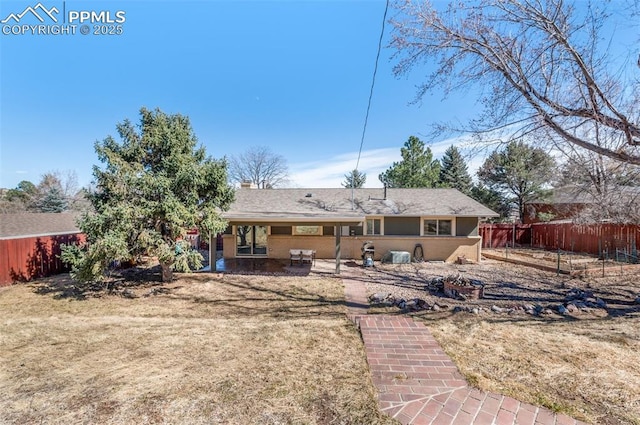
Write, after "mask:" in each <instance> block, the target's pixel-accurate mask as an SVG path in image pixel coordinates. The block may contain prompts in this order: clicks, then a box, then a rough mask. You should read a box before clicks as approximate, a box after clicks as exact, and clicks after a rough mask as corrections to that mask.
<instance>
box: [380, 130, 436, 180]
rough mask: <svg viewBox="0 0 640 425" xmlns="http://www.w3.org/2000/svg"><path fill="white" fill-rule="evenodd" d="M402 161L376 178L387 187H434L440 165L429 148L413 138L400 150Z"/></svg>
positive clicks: (395, 163)
mask: <svg viewBox="0 0 640 425" xmlns="http://www.w3.org/2000/svg"><path fill="white" fill-rule="evenodd" d="M400 155H401V156H402V160H401V161H399V162H394V163H393V165H392V166H391V167H389V168H388V169H387V170H386V171H385V172H384V173H382V174H380V175H379V176H378V178H379V179H380V181H381V182H382V183H384V185H385V186H387V187H436V186H437V185H438V177H439V173H440V163H439V162H438V160H437V159H435V160H434V159H433V153H432V152H431V148H429V147H426V148H425V146H424V142H423V141H422V140H420V139H418V138H417V137H415V136H411V137H409V139H408V140H407V141H406V142H405V144H404V147H403V148H401V149H400Z"/></svg>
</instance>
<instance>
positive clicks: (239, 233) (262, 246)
mask: <svg viewBox="0 0 640 425" xmlns="http://www.w3.org/2000/svg"><path fill="white" fill-rule="evenodd" d="M236 255H237V256H243V257H244V256H266V255H267V226H237V227H236Z"/></svg>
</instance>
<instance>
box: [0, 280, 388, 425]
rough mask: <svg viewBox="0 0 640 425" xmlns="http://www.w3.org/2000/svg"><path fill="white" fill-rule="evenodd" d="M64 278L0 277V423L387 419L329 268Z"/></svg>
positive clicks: (347, 421)
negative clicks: (73, 281) (105, 287)
mask: <svg viewBox="0 0 640 425" xmlns="http://www.w3.org/2000/svg"><path fill="white" fill-rule="evenodd" d="M71 288H72V287H71V286H70V283H69V281H65V280H64V279H62V280H61V279H60V278H57V279H51V280H48V281H44V282H40V283H35V284H28V285H17V286H13V287H9V288H3V289H0V312H1V315H0V328H1V329H0V394H2V396H1V397H0V423H2V424H6V423H8V424H33V423H47V424H76V423H86V424H89V423H92V424H93V423H100V424H145V423H147V424H157V423H171V424H180V423H188V424H216V423H220V424H298V423H304V424H329V423H331V424H334V423H336V424H338V423H344V424H369V423H392V421H391V420H390V419H388V418H386V417H384V416H381V414H380V413H379V412H378V409H377V402H376V398H375V389H374V387H373V386H372V384H371V381H370V377H369V372H368V367H367V363H366V357H365V354H364V350H363V345H362V342H361V340H360V337H359V335H358V333H357V330H356V328H355V326H354V325H352V324H351V323H350V322H349V321H347V320H346V318H345V314H344V313H345V307H344V295H343V288H342V284H341V281H340V280H339V279H334V278H331V277H322V276H315V277H314V276H304V277H286V276H278V277H276V278H274V277H266V276H231V275H226V276H224V277H218V278H216V277H212V275H192V276H182V277H180V279H179V280H177V281H175V282H173V283H171V284H166V285H156V284H151V283H138V284H135V285H133V286H131V287H130V288H129V289H128V291H127V292H126V294H125V295H128V296H129V297H123V296H120V295H113V294H112V295H106V294H104V293H100V292H97V293H93V292H87V293H82V292H78V291H74V290H72V289H71Z"/></svg>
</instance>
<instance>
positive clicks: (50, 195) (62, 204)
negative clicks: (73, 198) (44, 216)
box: [36, 187, 69, 213]
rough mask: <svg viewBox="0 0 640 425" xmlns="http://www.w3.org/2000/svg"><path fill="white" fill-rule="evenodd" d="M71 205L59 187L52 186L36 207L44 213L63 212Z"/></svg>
mask: <svg viewBox="0 0 640 425" xmlns="http://www.w3.org/2000/svg"><path fill="white" fill-rule="evenodd" d="M68 207H69V204H68V202H67V200H66V199H65V197H64V194H63V193H62V190H60V189H59V188H57V187H52V188H51V189H49V191H48V192H46V193H45V194H44V195H43V196H42V197H41V198H40V199H39V200H38V202H37V204H36V209H37V210H38V211H39V212H43V213H61V212H63V211H66V210H67V209H68Z"/></svg>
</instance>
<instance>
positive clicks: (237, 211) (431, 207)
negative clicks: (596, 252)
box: [223, 188, 498, 223]
mask: <svg viewBox="0 0 640 425" xmlns="http://www.w3.org/2000/svg"><path fill="white" fill-rule="evenodd" d="M351 193H352V191H351V189H344V188H340V189H247V188H241V189H239V190H237V191H236V199H235V202H234V203H233V204H232V205H231V208H230V209H229V211H227V212H225V213H223V217H224V218H226V219H227V220H229V221H236V222H238V221H243V220H251V221H261V222H267V221H283V220H286V221H290V222H311V221H314V222H341V223H345V222H361V221H363V220H364V218H365V216H375V215H383V216H393V215H398V216H408V217H420V216H462V217H465V216H466V217H496V216H498V214H496V213H495V212H493V211H491V210H490V209H489V208H487V207H485V206H484V205H482V204H480V203H479V202H477V201H475V200H473V199H471V198H470V197H468V196H466V195H464V194H462V193H461V192H459V191H458V190H456V189H387V196H386V198H385V194H384V189H383V188H378V189H355V190H354V191H353V203H352V198H351V196H352V195H351Z"/></svg>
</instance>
